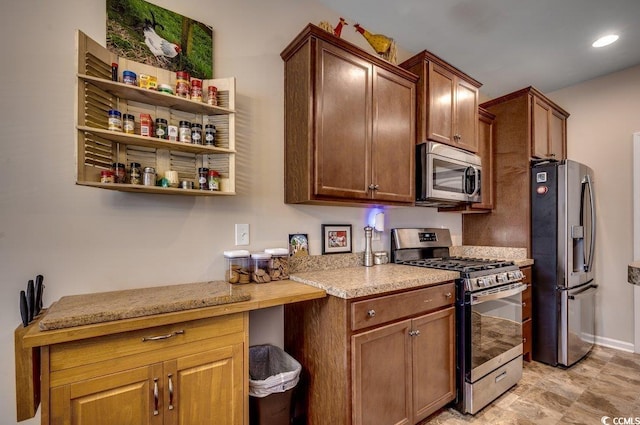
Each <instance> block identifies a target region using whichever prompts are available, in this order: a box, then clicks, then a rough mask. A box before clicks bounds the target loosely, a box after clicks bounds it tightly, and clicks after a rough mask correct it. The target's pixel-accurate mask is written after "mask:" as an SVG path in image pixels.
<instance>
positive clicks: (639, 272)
mask: <svg viewBox="0 0 640 425" xmlns="http://www.w3.org/2000/svg"><path fill="white" fill-rule="evenodd" d="M627 281H628V282H629V283H631V284H633V285H640V261H634V262H633V263H631V264H629V267H628V269H627Z"/></svg>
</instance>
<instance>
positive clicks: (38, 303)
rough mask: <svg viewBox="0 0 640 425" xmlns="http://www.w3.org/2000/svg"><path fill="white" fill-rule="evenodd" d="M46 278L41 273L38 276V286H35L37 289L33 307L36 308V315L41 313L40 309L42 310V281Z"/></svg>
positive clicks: (35, 289)
mask: <svg viewBox="0 0 640 425" xmlns="http://www.w3.org/2000/svg"><path fill="white" fill-rule="evenodd" d="M43 280H44V276H42V275H41V274H39V275H38V276H36V286H35V288H34V291H35V299H34V301H33V308H34V309H35V313H34V316H37V315H38V314H40V310H42V289H43V286H42V281H43Z"/></svg>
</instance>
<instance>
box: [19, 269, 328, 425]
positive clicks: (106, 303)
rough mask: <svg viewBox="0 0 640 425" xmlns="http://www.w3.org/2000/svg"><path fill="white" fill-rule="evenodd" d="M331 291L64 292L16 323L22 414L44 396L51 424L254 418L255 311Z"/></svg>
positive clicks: (195, 287)
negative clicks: (251, 354) (251, 316)
mask: <svg viewBox="0 0 640 425" xmlns="http://www.w3.org/2000/svg"><path fill="white" fill-rule="evenodd" d="M325 296H326V292H325V291H324V290H323V289H320V288H314V287H312V286H309V285H305V284H302V283H297V282H294V281H290V280H283V281H273V282H270V283H265V284H246V285H229V284H228V283H226V282H198V283H190V284H182V285H171V286H162V287H152V288H142V289H135V290H126V291H114V292H108V293H96V294H86V295H74V296H69V297H62V298H61V299H60V300H59V301H57V302H55V303H53V304H52V305H51V307H50V308H49V309H46V310H44V311H43V312H42V313H41V314H40V315H39V316H38V317H37V318H36V319H34V321H33V322H31V324H29V326H27V327H25V328H23V327H22V325H20V326H19V327H18V329H16V332H15V349H16V402H17V419H18V421H22V420H25V419H28V418H31V417H33V416H34V415H35V413H36V411H37V409H38V405H39V404H40V403H41V404H42V409H41V423H42V424H70V423H74V424H78V425H82V424H91V425H107V424H109V425H111V424H117V423H133V422H135V423H148V424H167V423H178V422H179V423H184V424H198V423H202V422H201V420H202V417H210V418H216V423H220V424H248V423H249V419H248V400H249V397H248V382H249V376H248V374H249V372H248V352H249V312H250V311H251V310H257V309H261V308H267V307H273V306H278V305H284V304H289V303H296V302H299V301H308V300H313V299H317V298H322V297H325ZM203 415H204V416H203ZM132 418H134V420H133V422H132Z"/></svg>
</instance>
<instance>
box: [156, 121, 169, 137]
mask: <svg viewBox="0 0 640 425" xmlns="http://www.w3.org/2000/svg"><path fill="white" fill-rule="evenodd" d="M155 135H156V137H157V138H158V139H169V132H168V130H167V120H166V119H164V118H156V129H155Z"/></svg>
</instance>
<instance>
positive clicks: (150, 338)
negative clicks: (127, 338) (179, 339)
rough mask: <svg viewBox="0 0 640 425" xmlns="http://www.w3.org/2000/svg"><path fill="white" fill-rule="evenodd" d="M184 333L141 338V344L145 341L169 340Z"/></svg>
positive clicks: (180, 331)
mask: <svg viewBox="0 0 640 425" xmlns="http://www.w3.org/2000/svg"><path fill="white" fill-rule="evenodd" d="M183 334H184V331H183V330H179V331H175V332H171V333H170V334H166V335H158V336H145V337H142V342H147V341H160V340H163V339H169V338H172V337H174V336H176V335H183Z"/></svg>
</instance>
